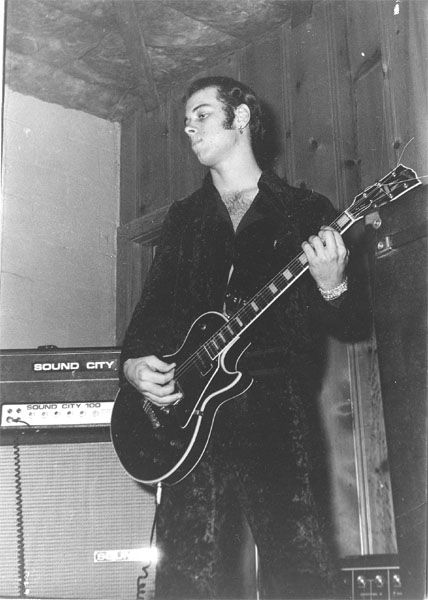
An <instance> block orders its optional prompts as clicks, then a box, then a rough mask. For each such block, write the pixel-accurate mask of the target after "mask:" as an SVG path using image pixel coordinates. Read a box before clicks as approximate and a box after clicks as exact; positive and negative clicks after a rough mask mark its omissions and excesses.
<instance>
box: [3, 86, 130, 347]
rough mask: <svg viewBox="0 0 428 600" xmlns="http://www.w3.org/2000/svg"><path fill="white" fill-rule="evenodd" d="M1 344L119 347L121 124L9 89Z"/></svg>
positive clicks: (5, 155)
mask: <svg viewBox="0 0 428 600" xmlns="http://www.w3.org/2000/svg"><path fill="white" fill-rule="evenodd" d="M3 126H4V139H3V185H2V191H3V203H2V223H1V233H2V242H1V290H0V328H1V329H0V348H3V349H6V348H35V347H37V346H40V345H45V344H54V345H56V346H58V347H80V346H110V345H115V309H116V306H115V284H116V227H117V225H118V206H119V146H120V127H119V125H118V124H117V123H111V122H108V121H105V120H103V119H99V118H97V117H94V116H92V115H89V114H86V113H83V112H80V111H76V110H70V109H64V108H62V107H61V106H58V105H55V104H49V103H46V102H42V101H40V100H37V99H35V98H33V97H31V96H24V95H21V94H19V93H16V92H13V91H11V90H10V89H8V88H7V87H6V90H5V101H4V118H3Z"/></svg>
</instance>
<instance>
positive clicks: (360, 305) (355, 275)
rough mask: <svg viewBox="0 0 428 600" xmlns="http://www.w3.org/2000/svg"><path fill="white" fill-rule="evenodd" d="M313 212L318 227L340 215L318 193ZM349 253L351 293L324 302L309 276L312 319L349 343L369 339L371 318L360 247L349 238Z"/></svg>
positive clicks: (348, 270)
mask: <svg viewBox="0 0 428 600" xmlns="http://www.w3.org/2000/svg"><path fill="white" fill-rule="evenodd" d="M310 204H311V212H312V215H313V216H314V217H315V221H316V222H317V227H318V229H319V227H320V226H321V225H329V224H331V223H332V222H333V221H334V220H335V218H336V217H337V216H338V212H337V211H336V209H335V208H333V206H332V204H331V203H330V201H329V200H328V199H327V198H325V197H324V196H321V195H319V194H312V197H311V200H310ZM345 243H346V245H347V247H348V249H349V251H350V257H349V262H348V266H347V269H346V276H347V280H348V291H346V292H345V293H344V294H342V296H340V297H339V298H338V299H336V300H332V301H331V300H330V301H327V300H324V298H323V297H322V296H321V293H320V292H319V290H318V288H317V285H316V283H315V280H314V279H313V278H312V277H309V280H310V284H309V287H310V289H309V294H310V303H311V309H312V311H311V312H312V318H313V319H314V320H315V322H317V323H319V324H320V325H321V326H323V327H324V328H325V330H326V332H327V333H328V334H330V335H333V336H334V337H336V338H338V339H340V340H342V341H347V342H357V341H360V340H363V339H366V338H367V337H368V336H369V334H370V328H371V323H372V315H371V308H370V300H369V296H370V294H369V285H368V278H367V272H366V269H365V264H364V259H363V256H362V255H361V253H360V252H359V251H358V249H357V246H356V245H354V244H353V243H352V241H350V238H349V237H346V240H345Z"/></svg>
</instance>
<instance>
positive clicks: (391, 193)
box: [347, 164, 421, 219]
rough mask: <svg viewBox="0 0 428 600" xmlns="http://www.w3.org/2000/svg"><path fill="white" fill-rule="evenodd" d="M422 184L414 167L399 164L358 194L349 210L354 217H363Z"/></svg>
mask: <svg viewBox="0 0 428 600" xmlns="http://www.w3.org/2000/svg"><path fill="white" fill-rule="evenodd" d="M420 184H421V180H420V179H419V177H418V176H417V174H416V173H415V171H414V170H413V169H410V168H409V167H405V166H404V165H401V164H400V165H397V166H396V167H395V169H393V170H392V171H390V172H389V173H388V174H387V175H385V177H382V179H379V181H377V182H376V183H375V184H373V185H371V186H369V187H368V188H366V189H365V190H364V191H363V192H361V194H358V196H356V197H355V198H354V201H353V203H352V204H351V206H350V207H349V208H348V209H347V212H348V213H350V214H351V215H352V216H353V217H354V219H361V218H362V217H363V216H364V215H366V214H367V213H368V212H369V211H371V210H374V209H377V208H379V207H380V206H383V205H384V204H389V203H390V202H393V201H394V200H396V199H397V198H399V197H400V196H402V195H403V194H407V192H410V190H412V189H413V188H415V187H417V186H418V185H420Z"/></svg>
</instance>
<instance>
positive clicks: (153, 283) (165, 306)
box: [120, 203, 182, 375]
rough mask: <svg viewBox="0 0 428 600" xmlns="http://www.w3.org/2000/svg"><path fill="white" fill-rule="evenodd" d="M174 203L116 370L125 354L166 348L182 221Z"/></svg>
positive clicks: (138, 354) (130, 355)
mask: <svg viewBox="0 0 428 600" xmlns="http://www.w3.org/2000/svg"><path fill="white" fill-rule="evenodd" d="M179 213H180V211H179V207H178V203H175V204H173V205H172V206H171V208H170V209H169V211H168V213H167V216H166V217H165V221H164V223H163V226H162V231H161V235H160V240H159V244H158V245H157V247H156V254H155V258H154V260H153V263H152V266H151V268H150V270H149V274H148V276H147V279H146V281H145V283H144V287H143V291H142V294H141V298H140V300H139V302H138V304H137V305H136V307H135V310H134V313H133V315H132V318H131V321H130V323H129V326H128V329H127V331H126V334H125V339H124V342H123V345H122V352H121V361H120V363H121V364H120V373H121V375H122V372H123V364H124V362H125V361H126V360H127V359H128V358H138V357H142V356H148V355H150V354H155V355H158V356H160V355H162V354H165V352H166V345H167V343H168V340H169V337H170V336H169V335H168V333H169V332H170V331H171V330H172V326H173V323H172V320H173V306H174V293H175V287H176V278H177V273H178V260H179V254H180V243H181V242H180V240H181V232H182V224H181V219H180V216H179Z"/></svg>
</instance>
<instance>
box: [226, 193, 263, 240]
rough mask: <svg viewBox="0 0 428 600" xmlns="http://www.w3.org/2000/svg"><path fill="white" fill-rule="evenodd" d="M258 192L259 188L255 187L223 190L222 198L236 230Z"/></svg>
mask: <svg viewBox="0 0 428 600" xmlns="http://www.w3.org/2000/svg"><path fill="white" fill-rule="evenodd" d="M257 192H258V188H257V187H255V188H249V189H246V190H241V191H239V192H223V193H222V194H221V199H222V200H223V202H224V204H225V206H226V208H227V210H228V212H229V215H230V218H231V221H232V224H233V227H234V229H235V231H236V230H237V228H238V225H239V223H240V221H241V219H242V217H243V216H244V215H245V213H246V212H247V210H248V209H249V207H250V205H251V203H252V201H253V200H254V198H255V197H256V195H257Z"/></svg>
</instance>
